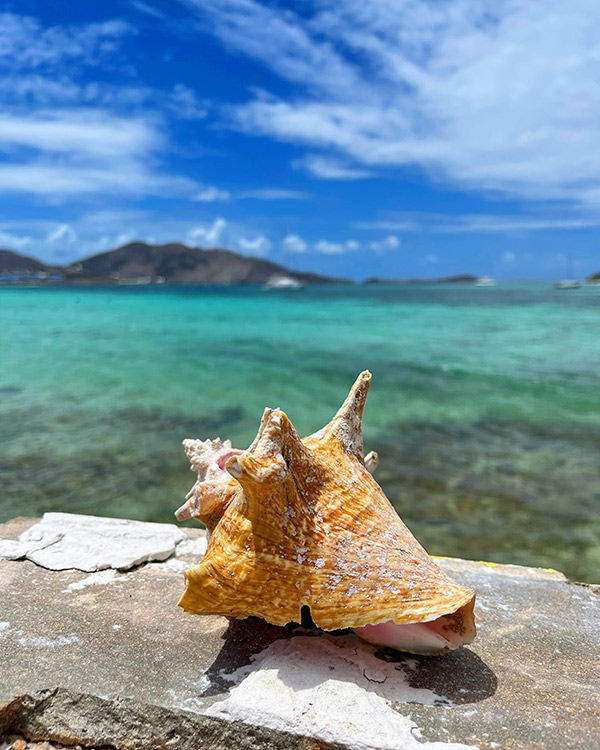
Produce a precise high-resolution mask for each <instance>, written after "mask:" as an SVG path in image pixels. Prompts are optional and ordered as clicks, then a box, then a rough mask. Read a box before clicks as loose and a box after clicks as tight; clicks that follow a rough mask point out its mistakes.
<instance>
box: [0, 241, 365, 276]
mask: <svg viewBox="0 0 600 750" xmlns="http://www.w3.org/2000/svg"><path fill="white" fill-rule="evenodd" d="M50 271H52V272H57V271H58V272H60V273H61V275H62V279H61V283H65V284H78V283H79V284H127V283H132V284H139V283H143V284H152V283H155V284H156V283H166V284H222V285H230V284H264V283H266V282H267V281H268V280H269V279H270V278H272V277H273V276H286V277H288V278H291V279H295V280H296V281H299V282H300V283H302V284H347V283H350V282H349V281H348V280H346V279H338V278H333V277H330V276H322V275H320V274H317V273H308V272H302V271H292V270H290V269H288V268H285V267H284V266H282V265H280V264H278V263H273V262H272V261H270V260H265V259H264V258H254V257H252V256H248V255H240V254H239V253H235V252H233V251H232V250H222V249H215V250H204V249H203V248H199V247H189V246H188V245H184V244H182V243H178V242H174V243H167V244H164V245H150V244H148V243H146V242H130V243H129V244H127V245H123V246H122V247H118V248H116V249H115V250H109V251H106V252H103V253H98V254H97V255H93V256H91V257H89V258H83V259H82V260H80V261H77V262H75V263H71V264H70V265H68V266H49V265H46V264H44V263H42V262H41V261H38V260H35V259H34V258H29V257H27V256H24V255H20V254H19V253H15V252H13V251H11V250H0V273H13V274H14V273H15V272H16V273H18V272H22V273H44V272H45V273H48V272H50Z"/></svg>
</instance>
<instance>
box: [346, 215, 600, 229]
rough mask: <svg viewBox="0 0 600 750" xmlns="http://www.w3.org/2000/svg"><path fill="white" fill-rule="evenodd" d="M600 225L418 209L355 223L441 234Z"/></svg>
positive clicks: (589, 219)
mask: <svg viewBox="0 0 600 750" xmlns="http://www.w3.org/2000/svg"><path fill="white" fill-rule="evenodd" d="M598 226H600V214H598V215H583V214H582V215H572V216H564V217H555V218H548V217H545V216H518V215H514V216H503V215H496V214H465V215H460V214H458V215H453V216H451V215H447V214H435V213H430V214H429V213H424V212H418V213H414V214H410V213H406V214H403V215H402V217H401V218H400V219H393V218H392V219H382V220H375V221H357V222H354V224H353V227H354V228H355V229H367V230H373V229H376V230H384V231H385V230H387V231H392V232H434V233H440V234H509V233H524V232H543V231H558V230H574V229H590V228H593V227H598Z"/></svg>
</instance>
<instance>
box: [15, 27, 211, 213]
mask: <svg viewBox="0 0 600 750" xmlns="http://www.w3.org/2000/svg"><path fill="white" fill-rule="evenodd" d="M136 33H137V32H136V30H135V29H134V28H133V27H131V26H130V25H129V24H128V23H126V22H125V21H122V20H120V19H113V20H109V21H103V22H99V23H92V24H82V25H69V26H66V25H65V26H57V25H55V26H44V25H43V24H41V22H39V21H38V20H36V19H34V18H31V17H29V16H22V15H18V14H14V13H3V14H0V39H1V40H2V41H1V42H0V71H1V72H2V73H3V74H4V75H2V76H0V112H1V114H0V152H2V153H3V154H4V155H5V157H6V158H5V159H4V160H3V163H2V165H1V166H0V192H2V193H15V194H17V195H18V194H24V193H29V194H31V195H36V196H40V197H43V198H44V199H45V200H47V201H48V200H49V201H52V202H54V203H57V202H60V201H64V200H66V199H67V198H73V197H74V196H81V197H85V199H86V200H89V199H90V197H91V196H93V195H95V194H98V193H101V194H115V195H119V196H123V195H127V194H129V195H131V196H135V197H137V196H144V195H169V196H170V197H171V196H185V197H189V196H190V195H192V194H193V192H194V191H197V189H198V188H197V186H196V185H195V184H194V182H193V181H192V180H190V179H186V178H184V177H180V176H178V175H171V174H169V173H168V172H166V173H165V172H163V171H162V169H161V164H160V162H159V158H158V156H159V154H161V153H164V151H165V150H166V148H165V147H166V146H167V138H166V136H165V134H164V126H165V123H166V119H167V118H170V119H174V118H178V119H181V118H186V119H198V118H201V117H204V116H205V115H206V107H205V106H204V105H203V103H202V102H201V101H199V100H198V98H197V96H196V94H195V92H194V91H193V90H192V89H190V88H189V87H187V86H184V85H182V84H174V85H172V86H171V87H170V89H169V90H168V91H167V92H161V95H158V94H157V92H156V90H153V89H152V88H151V87H148V86H145V85H133V84H132V83H131V82H130V83H128V84H126V83H124V81H126V80H129V79H130V78H131V76H128V75H124V76H112V77H113V78H114V79H115V81H118V83H115V82H109V81H107V80H106V73H107V72H108V73H110V72H111V71H112V69H113V68H115V67H117V66H119V65H121V66H122V65H123V58H122V57H121V55H120V46H121V45H122V43H123V41H124V40H125V39H127V38H130V37H131V36H132V35H135V34H136ZM100 68H101V70H102V72H101V73H100V72H98V74H96V72H95V71H96V69H98V71H100ZM120 70H122V67H121V68H120ZM84 71H85V73H86V75H84V74H83V73H84ZM96 75H98V77H99V79H100V80H95V77H96ZM157 103H158V104H157Z"/></svg>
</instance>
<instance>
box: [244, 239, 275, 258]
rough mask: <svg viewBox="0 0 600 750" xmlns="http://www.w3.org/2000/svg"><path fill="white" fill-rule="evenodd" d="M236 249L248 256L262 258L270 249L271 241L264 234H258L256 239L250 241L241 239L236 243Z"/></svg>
mask: <svg viewBox="0 0 600 750" xmlns="http://www.w3.org/2000/svg"><path fill="white" fill-rule="evenodd" d="M238 247H239V249H240V250H241V251H242V252H243V253H248V254H249V255H255V256H264V255H267V254H268V253H269V250H270V249H271V240H269V239H268V238H267V237H265V235H264V234H259V235H258V237H255V238H254V239H252V240H250V239H247V238H246V237H241V238H240V239H239V241H238Z"/></svg>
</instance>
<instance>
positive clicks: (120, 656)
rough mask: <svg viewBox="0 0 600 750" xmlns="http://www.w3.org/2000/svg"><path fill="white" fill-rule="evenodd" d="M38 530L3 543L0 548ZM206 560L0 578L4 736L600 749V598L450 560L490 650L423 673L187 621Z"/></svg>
mask: <svg viewBox="0 0 600 750" xmlns="http://www.w3.org/2000/svg"><path fill="white" fill-rule="evenodd" d="M33 523H34V521H33V520H31V519H29V520H28V519H18V520H16V521H13V522H10V523H8V524H5V525H4V526H1V525H0V539H12V540H13V541H15V540H17V538H18V537H19V536H20V535H21V534H22V533H23V532H25V531H26V530H27V529H28V528H29V527H30V526H31V525H32V524H33ZM169 528H170V527H169ZM167 531H168V529H167ZM159 536H160V534H159ZM202 549H203V532H201V531H199V530H189V529H187V530H186V531H185V539H184V540H183V541H180V542H177V544H176V545H175V551H174V554H173V556H172V557H170V558H169V559H167V560H165V561H163V562H151V563H144V564H141V565H139V566H137V567H135V568H133V569H131V570H128V571H122V570H114V569H112V568H107V569H104V570H99V571H96V572H93V573H89V574H87V573H84V572H81V571H78V570H74V569H69V570H59V571H56V570H49V569H47V568H44V567H41V566H40V565H39V564H36V563H34V562H32V561H30V560H18V561H13V560H0V665H1V668H0V735H1V734H2V733H4V734H5V735H7V734H10V733H21V734H22V735H23V736H25V737H27V738H29V739H40V740H41V739H49V740H52V741H55V742H59V743H60V742H62V743H63V744H65V745H70V746H73V745H74V744H80V745H81V746H82V747H87V748H98V747H101V748H118V749H119V750H121V748H123V750H125V749H127V750H129V749H130V748H131V749H132V750H137V749H138V748H140V749H141V748H171V747H172V748H176V749H177V748H183V749H187V748H221V747H227V748H251V747H252V748H271V747H272V748H302V750H309V748H310V750H317V749H318V748H330V747H331V748H356V749H357V750H367V749H368V748H373V749H377V750H398V748H403V749H405V750H465V748H481V750H483V749H484V748H490V750H494V749H498V748H502V749H503V750H504V748H509V749H510V748H531V749H532V750H533V749H534V748H535V750H538V748H548V749H550V750H551V749H553V748H556V750H559V749H560V750H562V749H563V748H576V747H577V748H579V747H580V748H586V749H588V748H590V749H591V748H600V742H599V740H598V738H599V737H600V700H599V694H598V685H599V684H600V644H599V636H598V604H599V602H598V590H597V587H593V586H580V585H577V584H572V583H569V582H568V581H567V580H566V579H565V578H564V576H563V575H562V574H560V573H557V572H556V571H545V570H539V569H532V568H519V567H516V566H495V565H494V564H490V563H477V562H470V561H465V560H452V559H441V560H440V564H441V565H442V567H444V569H446V570H447V571H448V572H449V573H450V574H451V575H453V576H454V577H455V578H456V579H458V580H460V581H461V582H463V583H465V584H466V585H468V586H470V587H471V588H473V589H475V590H476V591H477V607H476V615H477V619H478V626H479V635H478V638H477V639H476V641H475V643H474V644H473V646H472V647H469V648H465V649H461V650H459V651H457V652H452V653H449V654H446V655H444V656H442V657H429V658H428V657H417V656H410V655H403V654H398V653H397V652H393V651H386V650H384V649H379V650H378V649H376V648H375V647H373V646H370V645H368V644H366V643H363V642H362V641H360V640H359V639H358V638H357V637H356V636H354V635H353V634H351V633H348V632H347V631H344V632H336V633H333V634H324V633H322V632H321V631H314V630H305V629H303V628H301V627H299V626H298V625H293V624H292V625H288V626H287V627H285V628H277V627H274V626H272V625H269V624H268V623H265V622H264V621H262V620H260V619H258V618H247V619H246V620H231V621H228V620H227V619H225V618H221V617H192V616H190V615H186V614H185V613H184V612H183V611H182V610H181V609H179V608H178V607H177V606H176V603H177V600H178V598H179V596H180V594H181V592H182V590H183V580H182V571H183V569H185V568H186V567H189V566H190V565H193V564H194V563H195V562H196V561H197V560H198V559H200V556H201V554H202ZM0 746H1V745H0Z"/></svg>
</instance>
